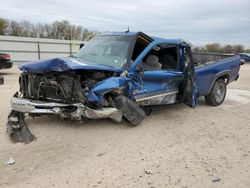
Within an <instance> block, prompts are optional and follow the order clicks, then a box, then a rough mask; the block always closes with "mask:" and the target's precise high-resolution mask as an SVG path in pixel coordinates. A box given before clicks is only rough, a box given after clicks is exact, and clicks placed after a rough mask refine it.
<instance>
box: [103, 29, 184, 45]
mask: <svg viewBox="0 0 250 188" xmlns="http://www.w3.org/2000/svg"><path fill="white" fill-rule="evenodd" d="M139 33H143V32H130V31H129V32H127V31H125V32H104V33H101V34H100V35H109V36H110V35H114V36H136V35H138V34H139ZM150 37H151V38H152V39H153V40H154V41H157V40H159V41H162V42H166V43H171V44H177V45H180V44H183V43H185V44H188V43H187V42H186V41H184V40H182V39H164V38H160V37H153V36H150Z"/></svg>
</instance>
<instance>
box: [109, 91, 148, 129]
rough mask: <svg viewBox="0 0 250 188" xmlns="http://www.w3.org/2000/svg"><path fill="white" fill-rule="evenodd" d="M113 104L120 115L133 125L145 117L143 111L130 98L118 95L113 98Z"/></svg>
mask: <svg viewBox="0 0 250 188" xmlns="http://www.w3.org/2000/svg"><path fill="white" fill-rule="evenodd" d="M113 100H114V102H115V106H116V108H117V109H119V110H120V111H121V112H122V115H123V116H124V117H125V118H126V119H127V120H128V121H129V122H130V123H131V124H132V125H134V126H136V125H139V124H140V123H141V122H142V121H143V120H144V118H145V112H144V111H143V110H142V109H141V108H140V106H138V105H137V104H136V103H135V102H134V101H132V100H131V99H129V98H127V97H125V96H123V95H119V96H115V97H114V98H113Z"/></svg>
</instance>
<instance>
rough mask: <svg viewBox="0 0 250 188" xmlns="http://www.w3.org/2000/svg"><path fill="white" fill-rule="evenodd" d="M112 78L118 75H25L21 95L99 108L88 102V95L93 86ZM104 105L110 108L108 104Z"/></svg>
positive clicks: (103, 72)
mask: <svg viewBox="0 0 250 188" xmlns="http://www.w3.org/2000/svg"><path fill="white" fill-rule="evenodd" d="M112 76H113V77H115V76H117V73H113V72H109V71H91V70H81V71H71V72H64V73H58V72H52V73H47V74H43V75H40V74H28V73H23V74H21V76H20V78H19V84H20V93H21V94H22V97H23V98H27V99H34V100H39V101H47V102H58V103H67V104H73V103H82V104H85V105H87V106H89V107H92V108H97V106H96V105H95V104H93V103H92V104H90V103H89V102H88V100H86V94H87V93H88V91H89V90H90V88H91V87H92V86H94V85H95V84H97V83H98V82H100V81H102V80H104V79H106V78H109V77H112ZM103 105H104V106H109V104H108V103H104V104H103Z"/></svg>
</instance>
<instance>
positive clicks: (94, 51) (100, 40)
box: [75, 36, 132, 68]
mask: <svg viewBox="0 0 250 188" xmlns="http://www.w3.org/2000/svg"><path fill="white" fill-rule="evenodd" d="M131 40H132V37H131V36H96V37H94V38H93V39H92V40H90V41H89V42H88V43H87V44H86V45H84V46H83V47H82V49H81V50H80V51H79V52H78V53H77V54H76V55H75V56H76V57H78V58H82V59H84V60H86V61H91V62H94V63H97V64H102V65H108V66H112V67H115V68H122V66H123V65H124V64H125V63H126V62H127V60H128V51H129V46H130V43H131Z"/></svg>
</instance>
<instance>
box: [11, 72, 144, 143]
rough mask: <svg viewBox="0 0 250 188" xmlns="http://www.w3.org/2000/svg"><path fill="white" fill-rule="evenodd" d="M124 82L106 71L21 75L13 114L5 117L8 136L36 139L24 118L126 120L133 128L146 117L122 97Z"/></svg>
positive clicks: (13, 104) (13, 138)
mask: <svg viewBox="0 0 250 188" xmlns="http://www.w3.org/2000/svg"><path fill="white" fill-rule="evenodd" d="M127 80H128V79H127V78H121V77H119V75H118V73H115V72H111V71H106V70H105V71H103V70H77V71H67V72H62V73H61V72H49V73H46V74H34V73H26V72H23V73H22V74H21V75H20V77H19V84H20V90H19V92H17V93H16V94H15V95H14V96H13V98H12V100H11V105H12V109H13V110H12V111H11V113H10V114H9V116H8V122H7V132H8V134H9V135H10V138H11V139H12V141H14V142H24V143H29V142H31V141H32V140H34V139H36V138H35V136H34V135H33V134H32V133H31V132H30V131H29V129H28V127H27V126H26V123H25V114H29V115H30V116H32V117H36V116H41V115H43V114H44V115H48V114H55V115H58V116H59V117H61V118H62V119H71V120H82V119H83V118H90V119H101V118H109V119H112V120H113V121H115V122H121V120H122V117H125V118H126V119H127V120H128V121H129V122H130V123H131V124H132V125H138V124H139V123H140V122H141V121H142V120H143V119H144V116H145V113H144V111H143V110H142V109H141V108H140V107H139V106H138V105H137V104H136V103H135V102H134V101H132V100H131V99H129V98H127V97H125V96H124V95H123V94H124V93H123V92H124V90H123V89H124V85H125V82H126V81H127ZM105 81H107V82H108V83H105ZM102 84H104V86H105V87H103V86H102ZM98 86H101V87H100V88H98ZM120 86H122V87H120ZM95 92H96V93H95ZM99 97H101V98H99Z"/></svg>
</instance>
